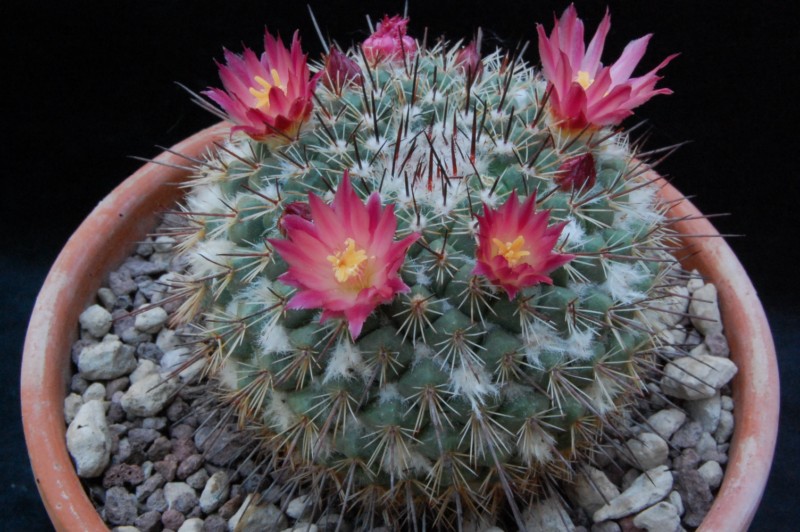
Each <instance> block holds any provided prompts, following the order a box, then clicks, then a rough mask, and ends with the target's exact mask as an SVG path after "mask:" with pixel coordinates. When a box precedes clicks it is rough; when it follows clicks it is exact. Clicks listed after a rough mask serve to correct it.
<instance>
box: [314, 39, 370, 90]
mask: <svg viewBox="0 0 800 532" xmlns="http://www.w3.org/2000/svg"><path fill="white" fill-rule="evenodd" d="M322 72H323V74H322V84H323V85H325V86H326V87H327V88H328V90H330V91H332V92H334V93H335V94H341V92H342V88H343V87H345V86H347V85H348V84H350V83H355V84H356V85H360V84H361V82H362V80H361V68H360V67H359V66H358V63H356V62H355V61H353V60H352V59H350V58H349V57H347V54H345V53H343V52H341V51H340V50H339V49H338V48H335V47H334V48H331V51H330V53H329V54H328V55H327V56H325V67H324V68H323V70H322Z"/></svg>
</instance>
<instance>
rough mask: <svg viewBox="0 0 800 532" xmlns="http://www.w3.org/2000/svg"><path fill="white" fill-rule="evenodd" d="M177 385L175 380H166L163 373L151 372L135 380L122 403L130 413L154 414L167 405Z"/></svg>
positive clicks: (123, 397)
mask: <svg viewBox="0 0 800 532" xmlns="http://www.w3.org/2000/svg"><path fill="white" fill-rule="evenodd" d="M132 382H133V381H132ZM177 387H178V385H177V383H175V381H174V380H172V379H170V380H164V379H162V377H161V375H159V374H157V373H151V374H149V375H147V376H145V377H143V378H142V379H140V380H137V381H136V382H134V383H133V384H132V385H131V387H130V388H128V391H127V392H125V395H123V396H122V400H121V401H120V403H121V404H122V408H124V409H125V412H127V413H128V414H130V415H134V416H141V417H145V416H153V415H155V414H157V413H159V412H160V411H161V410H162V409H163V408H164V406H166V404H167V401H168V400H169V399H170V397H171V396H172V394H173V393H174V392H175V390H176V389H177Z"/></svg>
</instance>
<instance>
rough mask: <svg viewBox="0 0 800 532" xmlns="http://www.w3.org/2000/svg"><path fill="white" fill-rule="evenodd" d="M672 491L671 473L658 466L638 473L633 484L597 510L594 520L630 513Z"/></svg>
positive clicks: (665, 467) (651, 503)
mask: <svg viewBox="0 0 800 532" xmlns="http://www.w3.org/2000/svg"><path fill="white" fill-rule="evenodd" d="M670 491H672V473H671V472H670V471H669V470H668V469H667V466H659V467H657V468H655V469H651V470H650V471H646V472H645V473H642V474H641V475H639V477H638V478H637V479H636V480H635V481H634V482H633V484H632V485H631V486H630V487H629V488H628V489H626V490H625V491H623V492H622V493H621V494H620V495H619V497H616V498H615V499H613V500H612V501H610V502H609V503H608V504H606V505H605V506H603V507H602V508H600V509H599V510H597V511H596V512H595V513H594V515H593V516H592V519H593V520H594V521H595V522H600V521H607V520H609V519H618V518H620V517H625V516H626V515H631V514H633V513H635V512H638V511H639V510H642V509H644V508H647V507H648V506H651V505H653V504H655V503H656V502H658V501H660V500H661V499H663V498H664V497H666V496H667V494H668V493H669V492H670Z"/></svg>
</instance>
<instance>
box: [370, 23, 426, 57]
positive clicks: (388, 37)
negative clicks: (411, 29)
mask: <svg viewBox="0 0 800 532" xmlns="http://www.w3.org/2000/svg"><path fill="white" fill-rule="evenodd" d="M407 26H408V19H407V18H403V17H401V16H399V15H395V16H394V17H392V18H389V15H384V16H383V20H382V21H380V22H378V28H377V29H376V30H375V33H373V34H372V35H370V36H369V37H367V40H365V41H364V44H362V45H361V47H362V48H363V49H364V56H365V57H366V58H367V61H369V62H370V63H371V64H376V63H378V62H380V61H398V62H400V63H402V62H403V57H404V55H405V56H406V57H408V58H412V57H414V54H415V53H416V52H417V43H416V42H415V41H414V39H412V38H411V37H409V36H408V35H406V28H407Z"/></svg>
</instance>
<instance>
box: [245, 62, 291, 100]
mask: <svg viewBox="0 0 800 532" xmlns="http://www.w3.org/2000/svg"><path fill="white" fill-rule="evenodd" d="M270 74H271V75H272V83H270V82H269V81H267V80H265V79H264V78H262V77H261V76H256V77H255V78H254V81H255V82H256V83H258V84H259V85H261V90H259V89H256V88H255V87H250V94H252V95H253V96H254V97H255V98H256V99H257V100H258V102H257V103H256V107H259V108H261V107H269V91H270V90H271V89H272V87H278V88H279V89H280V90H282V91H283V93H284V94H286V87H284V86H283V85H282V84H281V77H280V75H279V74H278V71H277V70H275V69H274V68H273V69H272V70H270Z"/></svg>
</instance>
